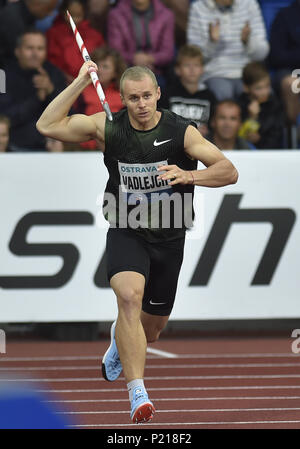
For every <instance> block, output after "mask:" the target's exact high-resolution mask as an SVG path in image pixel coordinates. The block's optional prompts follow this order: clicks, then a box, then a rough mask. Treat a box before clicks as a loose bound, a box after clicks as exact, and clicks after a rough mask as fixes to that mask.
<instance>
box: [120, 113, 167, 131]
mask: <svg viewBox="0 0 300 449" xmlns="http://www.w3.org/2000/svg"><path fill="white" fill-rule="evenodd" d="M156 111H158V112H160V113H161V116H160V119H159V120H158V122H157V123H156V125H155V126H154V127H153V128H151V129H145V130H142V129H136V128H134V127H133V126H132V124H131V123H130V119H129V114H128V111H127V120H128V123H129V126H130V128H131V129H133V131H134V132H137V133H142V134H146V133H150V132H152V131H154V130H155V129H156V128H157V127H158V126H159V125H160V123H161V121H162V120H163V117H164V110H163V109H160V108H157V109H156Z"/></svg>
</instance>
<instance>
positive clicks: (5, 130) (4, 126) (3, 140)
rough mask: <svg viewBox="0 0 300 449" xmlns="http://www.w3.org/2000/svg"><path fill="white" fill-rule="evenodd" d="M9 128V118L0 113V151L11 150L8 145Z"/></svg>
mask: <svg viewBox="0 0 300 449" xmlns="http://www.w3.org/2000/svg"><path fill="white" fill-rule="evenodd" d="M9 129H10V120H9V118H8V117H6V116H5V115H2V114H0V153H5V152H7V151H11V149H10V146H9Z"/></svg>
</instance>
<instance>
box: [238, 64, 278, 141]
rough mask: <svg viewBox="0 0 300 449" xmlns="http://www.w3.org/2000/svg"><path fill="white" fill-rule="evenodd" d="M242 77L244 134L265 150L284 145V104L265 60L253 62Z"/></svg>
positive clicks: (245, 68) (245, 69)
mask: <svg viewBox="0 0 300 449" xmlns="http://www.w3.org/2000/svg"><path fill="white" fill-rule="evenodd" d="M242 79H243V83H244V93H243V94H242V95H241V96H240V98H239V103H240V105H241V108H242V121H243V124H242V127H241V131H240V136H241V137H244V138H245V139H247V140H248V141H250V142H251V143H253V144H254V145H255V146H256V147H257V148H259V149H262V150H263V149H276V148H282V143H283V142H282V140H283V127H284V119H283V114H282V106H281V104H280V102H279V100H278V99H277V97H276V95H275V94H274V93H273V92H272V89H271V79H270V75H269V72H268V71H267V69H266V67H265V66H264V65H263V64H262V63H259V62H251V63H249V64H247V65H246V66H245V67H244V69H243V76H242Z"/></svg>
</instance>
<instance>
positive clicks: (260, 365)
mask: <svg viewBox="0 0 300 449" xmlns="http://www.w3.org/2000/svg"><path fill="white" fill-rule="evenodd" d="M284 367H286V368H287V367H299V368H300V363H235V364H226V363H224V364H211V365H210V364H198V365H190V364H189V365H183V364H182V365H146V368H145V369H147V370H149V369H201V368H222V369H223V368H284ZM75 370H76V371H86V370H90V371H93V370H96V371H100V365H99V366H98V365H92V366H81V365H79V366H42V367H38V366H26V367H20V366H17V367H14V366H11V367H10V366H8V367H7V366H5V367H0V372H1V371H75Z"/></svg>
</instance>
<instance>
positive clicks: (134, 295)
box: [118, 286, 144, 310]
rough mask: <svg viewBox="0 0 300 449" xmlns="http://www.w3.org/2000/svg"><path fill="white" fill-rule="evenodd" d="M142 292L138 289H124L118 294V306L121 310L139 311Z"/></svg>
mask: <svg viewBox="0 0 300 449" xmlns="http://www.w3.org/2000/svg"><path fill="white" fill-rule="evenodd" d="M143 295H144V291H143V289H141V288H138V287H130V286H127V287H124V288H122V290H121V291H120V292H119V293H118V302H119V306H120V307H121V308H123V309H127V310H128V309H129V310H131V309H140V308H141V305H142V299H143Z"/></svg>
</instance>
